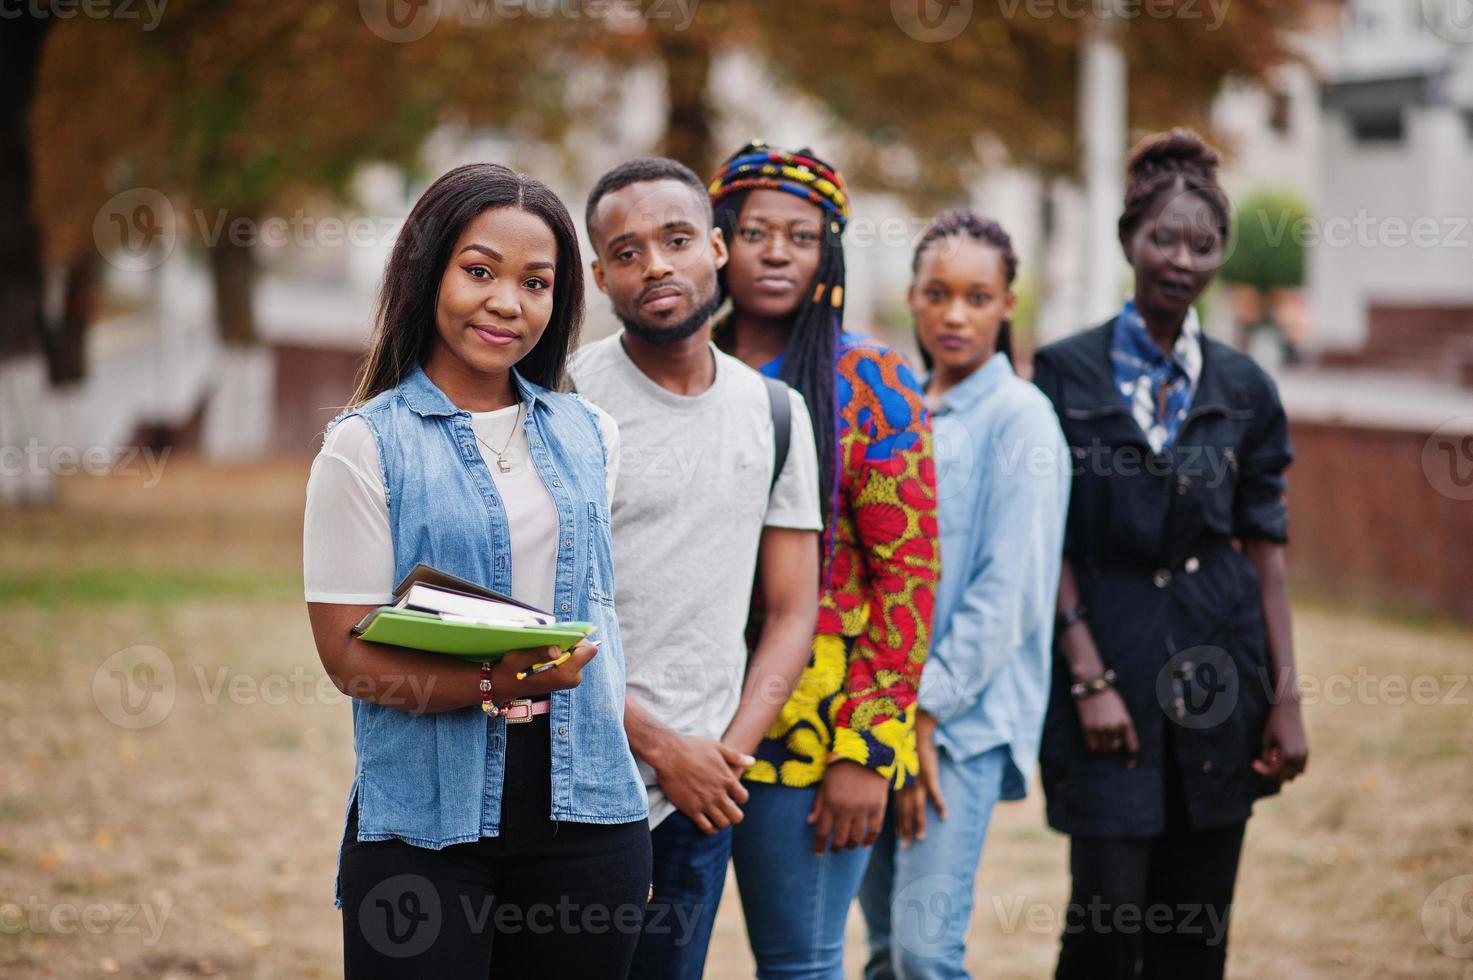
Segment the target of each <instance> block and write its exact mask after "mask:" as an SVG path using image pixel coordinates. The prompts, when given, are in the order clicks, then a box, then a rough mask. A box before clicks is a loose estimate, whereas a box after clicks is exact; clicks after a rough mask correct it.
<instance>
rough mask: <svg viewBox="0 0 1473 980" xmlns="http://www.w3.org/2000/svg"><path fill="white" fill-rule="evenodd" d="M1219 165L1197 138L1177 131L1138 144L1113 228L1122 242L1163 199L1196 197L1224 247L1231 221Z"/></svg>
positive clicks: (1128, 163)
mask: <svg viewBox="0 0 1473 980" xmlns="http://www.w3.org/2000/svg"><path fill="white" fill-rule="evenodd" d="M1219 160H1220V158H1219V157H1218V155H1217V151H1216V150H1214V149H1213V148H1212V147H1210V146H1208V145H1207V142H1206V141H1205V140H1203V139H1202V137H1201V136H1198V135H1197V133H1195V132H1194V131H1192V130H1190V129H1186V128H1185V127H1181V126H1178V127H1177V128H1176V129H1173V130H1171V131H1170V132H1167V133H1152V134H1151V135H1150V136H1147V137H1146V138H1145V139H1143V140H1141V141H1140V142H1139V143H1137V144H1136V145H1135V146H1134V147H1133V148H1132V149H1131V151H1130V157H1129V159H1128V160H1127V161H1126V165H1125V170H1126V182H1125V208H1124V210H1123V211H1121V213H1120V222H1119V225H1118V226H1117V227H1118V229H1119V233H1120V240H1121V242H1125V241H1126V240H1127V239H1129V238H1130V236H1131V235H1133V234H1135V231H1136V229H1137V228H1139V227H1140V224H1141V222H1142V221H1144V220H1145V219H1146V217H1147V216H1148V215H1150V213H1151V209H1152V208H1154V207H1155V206H1156V202H1157V201H1158V200H1159V199H1160V198H1161V197H1162V196H1163V195H1166V194H1172V193H1188V194H1196V195H1197V196H1199V197H1200V198H1202V200H1204V201H1206V202H1207V206H1208V207H1209V208H1211V209H1212V214H1213V217H1215V218H1216V219H1217V232H1218V234H1219V235H1220V236H1222V241H1223V242H1226V241H1227V237H1228V228H1229V224H1230V222H1231V219H1230V217H1229V206H1228V198H1227V194H1226V193H1225V192H1224V191H1223V189H1222V185H1221V184H1219V183H1218V182H1217V164H1218V162H1219Z"/></svg>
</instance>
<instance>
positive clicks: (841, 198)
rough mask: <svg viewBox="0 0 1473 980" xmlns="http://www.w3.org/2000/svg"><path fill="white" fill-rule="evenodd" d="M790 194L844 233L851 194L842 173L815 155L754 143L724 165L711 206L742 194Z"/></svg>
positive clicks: (715, 179) (714, 182)
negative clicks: (760, 191)
mask: <svg viewBox="0 0 1473 980" xmlns="http://www.w3.org/2000/svg"><path fill="white" fill-rule="evenodd" d="M757 188H763V189H766V190H777V191H786V192H787V193H789V194H794V195H797V196H798V197H801V198H803V200H805V201H809V202H811V203H813V204H817V205H818V206H819V207H821V208H823V209H824V211H826V212H827V213H828V214H829V215H830V216H831V217H832V218H833V219H834V221H835V222H837V224H838V227H837V228H835V229H834V230H835V231H836V232H838V231H843V230H844V226H845V225H846V224H847V223H848V222H849V193H848V192H847V191H846V190H845V189H844V178H843V177H841V176H840V175H839V172H838V171H837V170H835V169H834V168H832V167H830V166H829V165H828V164H826V163H824V162H823V161H822V160H820V159H818V158H817V157H815V156H813V155H812V154H811V153H805V152H803V151H799V152H796V153H788V152H786V151H784V150H779V149H776V148H774V147H770V146H768V145H767V144H766V143H763V142H761V141H760V140H754V141H753V142H751V143H748V144H747V145H746V146H744V147H742V148H741V149H740V150H738V151H737V152H736V153H735V154H733V155H732V157H731V159H729V160H727V161H726V163H724V164H722V166H721V169H720V170H718V171H716V176H715V177H713V178H711V186H710V188H709V190H710V192H711V203H712V204H718V203H720V202H721V199H722V198H724V197H729V196H730V195H732V194H737V193H740V192H741V191H749V190H755V189H757Z"/></svg>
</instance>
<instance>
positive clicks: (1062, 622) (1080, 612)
mask: <svg viewBox="0 0 1473 980" xmlns="http://www.w3.org/2000/svg"><path fill="white" fill-rule="evenodd" d="M1088 614H1089V610H1088V609H1087V608H1085V605H1084V603H1082V602H1081V603H1079V605H1077V606H1075V607H1074V608H1073V609H1070V610H1068V611H1067V612H1061V613H1059V615H1058V616H1057V617H1056V618H1055V620H1054V624H1055V625H1054V629H1055V631H1056V632H1058V633H1061V634H1062V633H1063V632H1064V631H1065V630H1066V629H1068V628H1069V627H1071V626H1073V625H1074V624H1075V623H1077V622H1079V621H1080V620H1081V619H1083V618H1084V617H1085V616H1087V615H1088Z"/></svg>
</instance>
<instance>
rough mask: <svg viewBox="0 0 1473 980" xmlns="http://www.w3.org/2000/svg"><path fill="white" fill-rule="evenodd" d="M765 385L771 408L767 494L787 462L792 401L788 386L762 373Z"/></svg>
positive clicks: (790, 434)
mask: <svg viewBox="0 0 1473 980" xmlns="http://www.w3.org/2000/svg"><path fill="white" fill-rule="evenodd" d="M762 382H763V384H765V385H767V401H768V405H769V406H770V407H771V409H772V483H771V484H770V485H769V486H768V488H767V495H768V496H769V497H770V496H772V491H773V490H774V489H776V488H777V478H778V477H779V476H781V475H782V472H783V467H784V466H786V465H787V462H788V447H790V446H791V445H792V444H793V403H792V402H791V401H789V400H788V386H787V385H785V384H783V383H782V382H781V381H779V380H778V379H776V378H769V377H768V376H767V375H765V374H764V375H762Z"/></svg>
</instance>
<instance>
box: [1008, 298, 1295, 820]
mask: <svg viewBox="0 0 1473 980" xmlns="http://www.w3.org/2000/svg"><path fill="white" fill-rule="evenodd" d="M1113 330H1114V321H1113V320H1112V321H1111V322H1109V323H1106V324H1104V325H1103V326H1099V327H1096V328H1094V329H1092V330H1088V331H1085V332H1084V333H1081V334H1077V335H1075V336H1073V337H1070V338H1068V339H1066V340H1062V341H1059V342H1058V343H1055V344H1050V345H1049V346H1047V347H1044V348H1043V349H1041V350H1040V351H1038V353H1037V355H1036V358H1035V362H1034V364H1035V366H1034V383H1035V384H1037V385H1038V387H1039V388H1040V389H1042V391H1043V392H1044V394H1046V395H1047V396H1048V397H1049V400H1050V401H1052V402H1053V405H1054V410H1055V411H1056V412H1057V413H1058V415H1059V422H1060V423H1061V424H1062V426H1063V428H1064V437H1065V439H1066V440H1067V441H1068V443H1069V447H1070V450H1071V452H1072V453H1073V457H1074V458H1073V463H1074V471H1075V475H1074V483H1073V493H1072V495H1071V497H1070V501H1069V522H1068V529H1067V532H1066V540H1065V556H1066V557H1067V558H1068V559H1069V562H1070V564H1071V566H1072V567H1073V569H1074V575H1075V578H1076V580H1077V581H1078V583H1079V590H1080V595H1081V599H1082V601H1083V602H1084V604H1085V605H1086V606H1087V607H1088V623H1089V628H1090V630H1091V632H1092V633H1093V635H1094V639H1095V643H1096V645H1097V646H1098V647H1099V651H1100V656H1101V657H1102V658H1103V660H1104V663H1105V666H1106V667H1108V668H1111V669H1113V670H1114V671H1115V674H1116V681H1115V685H1116V687H1117V689H1118V690H1119V691H1120V693H1121V695H1122V696H1123V697H1124V699H1125V703H1126V705H1127V706H1128V708H1129V709H1130V714H1131V719H1132V721H1133V722H1134V724H1135V729H1136V734H1137V736H1138V737H1139V739H1140V753H1139V756H1138V761H1137V766H1136V768H1135V769H1133V770H1128V769H1126V768H1125V764H1124V762H1123V760H1122V757H1120V756H1113V755H1112V756H1104V755H1092V754H1090V753H1088V752H1086V751H1085V748H1084V739H1083V736H1082V734H1081V732H1080V727H1079V716H1078V713H1077V711H1076V708H1075V705H1074V702H1073V700H1072V699H1071V698H1070V696H1069V684H1070V682H1071V677H1070V675H1069V670H1068V667H1067V665H1066V664H1065V663H1064V660H1063V658H1062V656H1061V655H1059V654H1058V651H1057V649H1056V651H1055V655H1056V659H1055V665H1054V666H1055V669H1054V681H1053V690H1052V693H1051V696H1050V703H1049V710H1048V716H1047V719H1046V721H1045V723H1044V735H1043V743H1042V747H1041V749H1040V753H1039V755H1040V763H1041V766H1040V769H1041V774H1042V778H1043V786H1044V791H1045V793H1046V795H1047V798H1048V820H1049V823H1050V825H1052V826H1053V827H1054V828H1055V829H1057V830H1060V831H1063V832H1065V833H1069V834H1079V835H1083V836H1101V837H1150V836H1155V835H1156V834H1159V833H1161V832H1162V830H1163V829H1164V826H1165V811H1166V790H1165V782H1166V779H1165V777H1166V767H1168V766H1169V767H1172V768H1173V769H1174V772H1175V773H1176V774H1177V775H1178V776H1179V779H1180V782H1179V783H1178V785H1179V786H1180V788H1181V792H1182V796H1183V797H1184V800H1185V805H1186V815H1187V817H1188V819H1189V820H1190V823H1191V826H1192V828H1193V829H1199V830H1200V829H1206V828H1209V827H1216V826H1222V825H1225V824H1229V823H1236V822H1238V821H1241V820H1243V819H1245V818H1246V817H1247V816H1248V814H1249V812H1250V811H1251V810H1252V804H1253V800H1254V799H1256V798H1257V797H1259V796H1262V795H1264V794H1265V793H1269V792H1273V790H1274V786H1273V784H1271V783H1269V782H1268V781H1267V780H1264V779H1263V778H1262V777H1260V776H1258V774H1257V773H1255V772H1253V770H1252V769H1251V768H1250V765H1249V764H1250V762H1251V761H1252V760H1253V759H1254V758H1256V757H1257V755H1258V754H1259V751H1260V747H1261V740H1262V734H1263V728H1264V724H1265V722H1266V720H1267V716H1268V709H1269V705H1270V704H1271V698H1272V695H1273V690H1274V686H1273V680H1272V678H1271V676H1270V671H1269V661H1268V653H1267V640H1266V635H1265V630H1264V622H1263V611H1262V604H1261V601H1260V598H1259V591H1258V574H1257V572H1256V571H1255V569H1254V568H1253V565H1252V564H1251V563H1250V562H1249V561H1248V560H1247V558H1245V557H1244V556H1243V554H1242V553H1241V551H1239V550H1238V549H1237V548H1236V547H1235V546H1234V543H1233V541H1234V539H1238V540H1240V541H1241V540H1242V539H1245V538H1267V539H1269V540H1272V541H1279V542H1284V541H1286V540H1287V534H1288V529H1287V522H1288V514H1287V511H1286V509H1285V506H1284V499H1283V491H1284V476H1283V473H1284V470H1285V468H1286V467H1287V466H1288V465H1289V462H1290V460H1291V459H1292V452H1291V450H1290V447H1289V431H1288V421H1287V420H1286V419H1285V417H1284V410H1283V407H1282V406H1281V405H1280V404H1279V397H1278V392H1277V391H1276V389H1275V388H1274V384H1273V382H1272V381H1271V380H1270V379H1269V377H1268V376H1267V375H1266V374H1265V373H1264V372H1263V370H1262V369H1260V368H1259V367H1258V365H1257V364H1255V363H1254V362H1253V361H1252V359H1250V358H1249V357H1247V356H1245V355H1244V354H1241V353H1239V352H1238V351H1235V350H1233V349H1232V348H1230V347H1228V346H1226V345H1224V344H1221V343H1219V342H1217V341H1214V340H1211V339H1210V338H1207V337H1205V336H1204V337H1203V338H1202V348H1203V350H1202V373H1201V375H1200V377H1199V379H1198V382H1197V388H1196V391H1195V393H1194V394H1193V397H1192V402H1191V405H1190V407H1189V409H1188V412H1187V416H1186V418H1185V419H1184V420H1183V421H1182V423H1181V426H1180V429H1179V430H1178V433H1177V437H1176V441H1175V442H1174V443H1173V444H1172V445H1171V446H1168V447H1167V448H1165V449H1164V450H1163V451H1162V452H1161V453H1160V454H1159V455H1158V454H1155V453H1153V452H1152V451H1151V448H1150V444H1149V443H1148V442H1147V441H1146V437H1145V433H1143V432H1142V431H1141V428H1140V426H1139V425H1138V424H1137V423H1136V421H1135V419H1134V418H1133V417H1132V415H1131V413H1130V410H1129V409H1128V408H1127V406H1126V404H1125V401H1124V399H1123V398H1122V396H1121V395H1120V393H1119V392H1118V391H1117V390H1116V388H1115V383H1114V374H1113V369H1112V367H1111V363H1110V342H1111V337H1112V334H1113Z"/></svg>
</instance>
